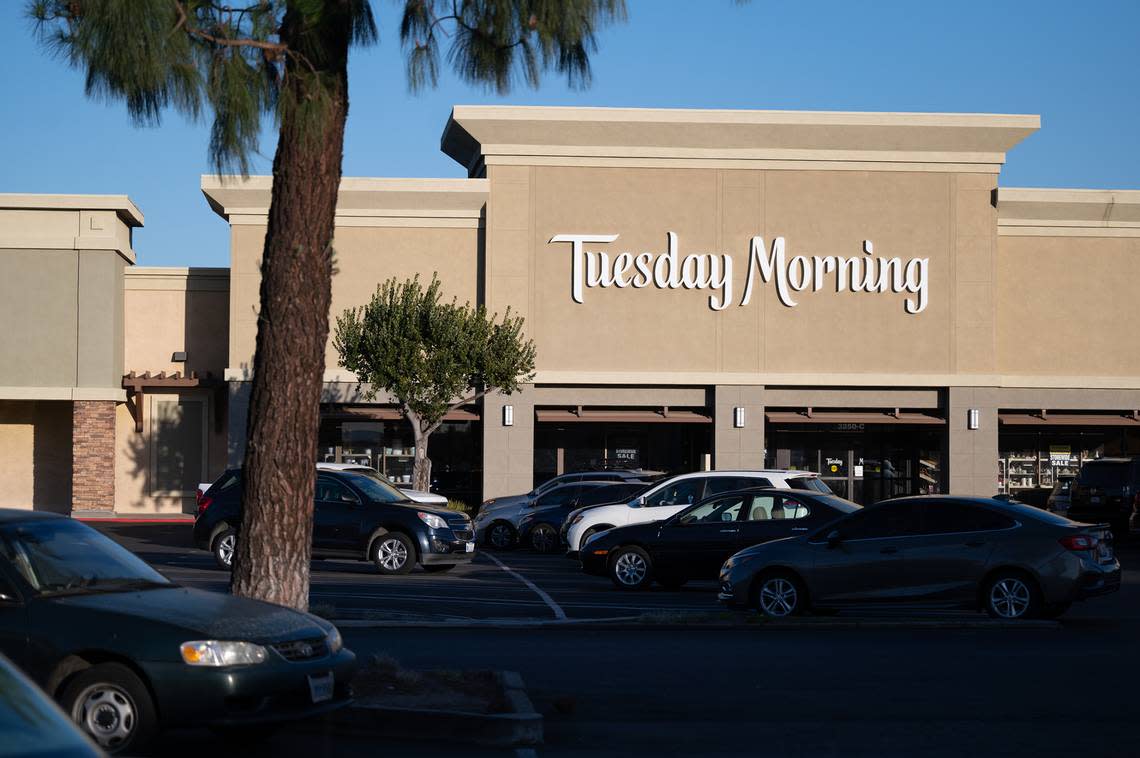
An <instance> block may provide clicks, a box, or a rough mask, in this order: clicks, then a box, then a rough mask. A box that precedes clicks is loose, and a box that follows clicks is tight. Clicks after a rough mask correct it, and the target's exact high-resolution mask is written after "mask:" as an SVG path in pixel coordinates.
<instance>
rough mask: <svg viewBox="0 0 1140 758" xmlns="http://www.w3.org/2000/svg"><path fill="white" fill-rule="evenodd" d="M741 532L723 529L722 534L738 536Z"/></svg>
mask: <svg viewBox="0 0 1140 758" xmlns="http://www.w3.org/2000/svg"><path fill="white" fill-rule="evenodd" d="M739 531H740V530H739V529H721V530H720V533H721V534H736V533H737V532H739Z"/></svg>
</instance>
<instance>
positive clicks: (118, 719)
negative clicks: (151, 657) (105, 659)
mask: <svg viewBox="0 0 1140 758" xmlns="http://www.w3.org/2000/svg"><path fill="white" fill-rule="evenodd" d="M59 702H60V705H61V706H62V708H63V710H64V712H65V713H67V714H68V715H69V716H70V717H71V719H72V720H73V721H74V722H75V723H76V724H78V725H79V728H80V729H82V730H83V731H84V732H85V733H86V734H87V735H88V736H89V737H90V738H91V739H92V740H94V741H95V743H96V744H97V745H99V747H100V748H102V749H103V750H105V751H106V752H107V753H109V754H111V755H117V754H120V753H124V752H126V751H128V750H129V751H131V752H135V751H137V750H139V749H141V748H143V747H145V745H146V743H147V742H149V741H150V740H151V738H153V737H154V734H155V732H156V731H157V729H158V718H157V715H156V713H155V710H154V703H153V702H152V701H151V698H150V692H148V691H147V688H146V685H145V684H143V682H142V680H141V679H139V677H138V676H137V675H136V674H135V672H133V671H131V670H130V669H129V668H127V667H126V666H124V665H123V664H121V663H100V664H99V665H97V666H92V667H91V668H89V669H84V670H83V671H80V672H79V673H78V674H76V675H75V676H74V677H72V679H71V680H70V681H69V682H68V683H67V685H66V686H65V687H64V688H63V692H62V694H61V695H60V698H59Z"/></svg>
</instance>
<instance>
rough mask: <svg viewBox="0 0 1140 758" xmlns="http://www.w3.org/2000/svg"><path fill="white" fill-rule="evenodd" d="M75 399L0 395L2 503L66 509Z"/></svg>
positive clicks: (4, 504)
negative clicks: (18, 398) (1, 396)
mask: <svg viewBox="0 0 1140 758" xmlns="http://www.w3.org/2000/svg"><path fill="white" fill-rule="evenodd" d="M70 501H71V403H70V402H67V401H43V400H40V401H37V400H0V508H23V509H33V508H34V509H35V510H47V511H54V512H57V513H67V512H68V511H69V510H70V507H71V503H70Z"/></svg>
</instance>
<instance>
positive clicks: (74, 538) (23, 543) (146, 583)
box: [0, 518, 174, 595]
mask: <svg viewBox="0 0 1140 758" xmlns="http://www.w3.org/2000/svg"><path fill="white" fill-rule="evenodd" d="M0 557H2V558H3V559H4V560H5V561H7V562H8V563H9V564H10V565H11V566H12V568H13V569H15V570H16V572H18V573H19V574H20V576H22V577H23V578H24V580H25V581H27V583H28V584H29V585H31V587H32V589H33V590H34V591H35V592H37V593H38V594H41V595H62V594H84V593H89V592H116V591H123V590H133V589H143V588H146V587H172V586H174V585H173V583H171V582H170V580H168V579H167V578H166V577H164V576H163V575H162V574H160V573H158V572H157V571H155V570H154V569H152V568H151V567H150V566H148V565H147V564H146V563H144V562H143V561H142V560H140V559H139V558H137V557H135V556H134V554H132V553H131V552H130V551H128V550H127V549H125V548H123V547H121V546H120V545H119V544H118V543H116V542H114V541H113V540H111V539H109V538H107V537H104V536H103V535H102V534H100V533H99V532H97V531H95V530H94V529H92V528H91V527H89V526H85V525H84V524H81V523H79V522H78V521H72V520H71V519H62V518H61V519H43V520H37V521H23V522H17V523H14V524H7V525H5V526H4V527H3V528H0Z"/></svg>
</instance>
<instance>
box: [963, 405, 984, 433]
mask: <svg viewBox="0 0 1140 758" xmlns="http://www.w3.org/2000/svg"><path fill="white" fill-rule="evenodd" d="M981 416H982V412H981V411H979V410H978V409H977V408H971V409H970V411H969V413H967V414H966V428H967V429H971V430H973V429H977V428H978V426H979V425H980V424H981Z"/></svg>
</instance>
